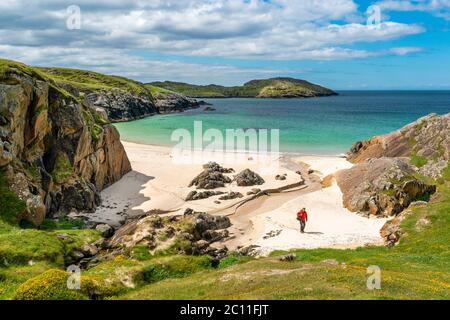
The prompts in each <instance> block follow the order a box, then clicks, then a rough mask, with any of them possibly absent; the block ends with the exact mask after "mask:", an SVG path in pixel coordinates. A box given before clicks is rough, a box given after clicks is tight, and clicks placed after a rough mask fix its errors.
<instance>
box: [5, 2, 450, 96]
mask: <svg viewBox="0 0 450 320" xmlns="http://www.w3.org/2000/svg"><path fill="white" fill-rule="evenodd" d="M71 5H75V6H76V7H73V6H72V7H70V6H71ZM369 7H371V8H372V10H371V11H370V13H369V14H368V13H367V9H368V8H369ZM78 8H79V9H80V14H79V15H78V12H77V9H78ZM378 13H379V19H378V15H377V14H378ZM369 17H372V18H373V19H372V20H371V21H374V23H375V24H374V23H370V24H369V25H368V24H367V21H368V18H369ZM78 22H79V24H78ZM0 57H5V58H9V59H14V60H19V61H23V62H25V63H28V64H33V65H43V66H60V67H73V68H83V69H90V70H95V71H99V72H103V73H108V74H117V75H122V76H126V77H130V78H133V79H136V80H140V81H143V82H148V81H155V80H175V81H185V82H192V83H197V84H209V83H217V84H224V85H238V84H242V83H243V82H246V81H248V80H251V79H256V78H268V77H274V76H289V77H296V78H303V79H306V80H309V81H313V82H316V83H319V84H322V85H325V86H328V87H331V88H333V89H336V90H344V89H353V90H365V89H424V90H439V89H446V90H449V89H450V0H417V1H408V0H398V1H395V0H379V1H362V0H361V1H354V0H323V1H319V0H302V1H297V0H270V1H269V0H266V1H263V0H177V1H173V0H166V1H162V0H149V1H142V0H126V1H123V0H121V1H119V0H97V1H95V2H92V1H88V0H78V1H77V0H72V1H64V0H58V1H57V0H37V1H33V2H32V3H31V4H30V2H29V1H23V0H2V2H0Z"/></svg>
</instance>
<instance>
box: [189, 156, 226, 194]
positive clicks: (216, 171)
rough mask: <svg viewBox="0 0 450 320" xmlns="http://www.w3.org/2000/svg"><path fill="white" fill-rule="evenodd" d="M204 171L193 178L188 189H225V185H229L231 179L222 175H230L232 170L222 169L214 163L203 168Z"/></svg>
mask: <svg viewBox="0 0 450 320" xmlns="http://www.w3.org/2000/svg"><path fill="white" fill-rule="evenodd" d="M203 169H204V171H203V172H202V173H200V174H199V175H198V176H197V177H195V178H194V179H193V180H192V181H191V183H190V184H189V187H192V186H196V187H197V189H217V188H222V187H225V183H230V182H231V178H229V177H227V176H225V175H224V173H232V172H234V170H233V169H228V168H223V167H221V166H220V165H219V164H217V163H216V162H209V163H207V164H205V165H204V166H203Z"/></svg>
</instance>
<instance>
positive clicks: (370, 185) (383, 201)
mask: <svg viewBox="0 0 450 320" xmlns="http://www.w3.org/2000/svg"><path fill="white" fill-rule="evenodd" d="M416 171H417V169H416V168H415V167H413V166H412V165H410V164H409V163H408V159H401V158H380V159H371V160H368V161H366V162H363V163H361V164H358V165H355V166H354V167H352V168H351V169H347V170H341V171H338V172H337V173H336V174H335V177H336V181H337V183H338V185H339V187H340V189H341V190H342V192H343V201H344V206H345V207H346V208H348V209H349V210H350V211H353V212H359V213H362V214H366V215H374V216H377V217H388V216H395V215H397V214H399V213H400V212H402V211H403V210H404V209H406V208H407V207H408V206H409V205H410V204H411V203H412V202H414V201H417V200H428V199H429V198H430V196H431V195H432V194H434V193H435V192H436V186H434V185H428V184H426V183H424V182H422V181H420V180H418V179H417V178H415V174H416Z"/></svg>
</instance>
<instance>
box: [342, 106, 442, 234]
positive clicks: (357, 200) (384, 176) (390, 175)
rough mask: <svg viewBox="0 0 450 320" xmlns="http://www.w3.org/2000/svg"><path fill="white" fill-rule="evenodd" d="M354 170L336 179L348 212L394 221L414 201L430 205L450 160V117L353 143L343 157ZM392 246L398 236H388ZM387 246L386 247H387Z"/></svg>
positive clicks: (433, 117)
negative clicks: (350, 163) (431, 181)
mask: <svg viewBox="0 0 450 320" xmlns="http://www.w3.org/2000/svg"><path fill="white" fill-rule="evenodd" d="M347 158H348V160H349V161H351V162H353V163H354V164H355V166H354V167H353V168H351V169H348V170H342V171H339V172H338V173H336V174H335V177H336V180H337V182H338V185H339V187H340V188H341V190H342V192H343V194H344V205H345V207H347V208H348V209H349V210H351V211H356V212H361V213H364V214H369V215H375V216H397V215H398V214H399V213H401V212H402V211H403V210H405V209H406V208H408V206H409V205H410V204H411V203H412V202H415V201H423V200H425V201H428V200H429V199H430V197H431V195H433V194H434V193H435V192H436V186H434V185H431V184H428V183H427V182H425V181H428V180H429V179H428V180H427V179H424V178H423V177H428V178H432V179H439V178H441V177H442V175H443V172H444V169H445V168H448V166H449V163H450V162H449V160H450V114H447V115H443V116H438V115H436V114H431V115H429V116H426V117H423V118H421V119H419V120H417V121H416V122H414V123H412V124H410V125H407V126H405V127H404V128H402V129H400V130H398V131H395V132H392V133H389V134H385V135H382V136H377V137H374V138H372V139H369V140H366V141H359V142H357V143H355V144H354V145H353V146H352V148H351V150H350V151H349V152H348V154H347ZM389 236H390V237H391V238H392V239H391V240H392V241H397V240H396V239H397V238H396V237H397V236H399V235H398V234H397V235H396V234H395V233H392V235H391V234H389V235H388V236H387V237H388V238H389ZM391 240H390V241H391Z"/></svg>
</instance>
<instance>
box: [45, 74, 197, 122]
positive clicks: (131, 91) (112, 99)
mask: <svg viewBox="0 0 450 320" xmlns="http://www.w3.org/2000/svg"><path fill="white" fill-rule="evenodd" d="M40 71H41V72H44V73H45V74H46V75H48V76H49V77H50V78H54V79H55V81H57V83H58V86H59V87H61V88H63V89H64V90H66V91H68V92H69V93H70V94H72V95H73V96H74V97H77V98H78V99H79V100H83V101H84V104H86V105H88V106H90V107H91V108H92V109H98V110H100V111H101V112H104V113H105V114H106V115H107V117H108V119H109V120H110V121H113V122H123V121H131V120H136V119H141V118H144V117H148V116H152V115H155V114H164V113H172V112H182V111H184V110H187V109H191V108H198V107H199V106H200V105H201V102H198V101H197V100H195V99H190V98H186V97H185V96H183V95H181V94H178V93H175V92H169V91H167V90H163V89H160V88H156V87H153V86H147V85H145V84H143V83H140V82H138V81H134V80H131V79H126V78H123V77H117V76H111V75H104V74H100V73H96V72H91V71H85V70H75V69H60V68H40Z"/></svg>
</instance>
